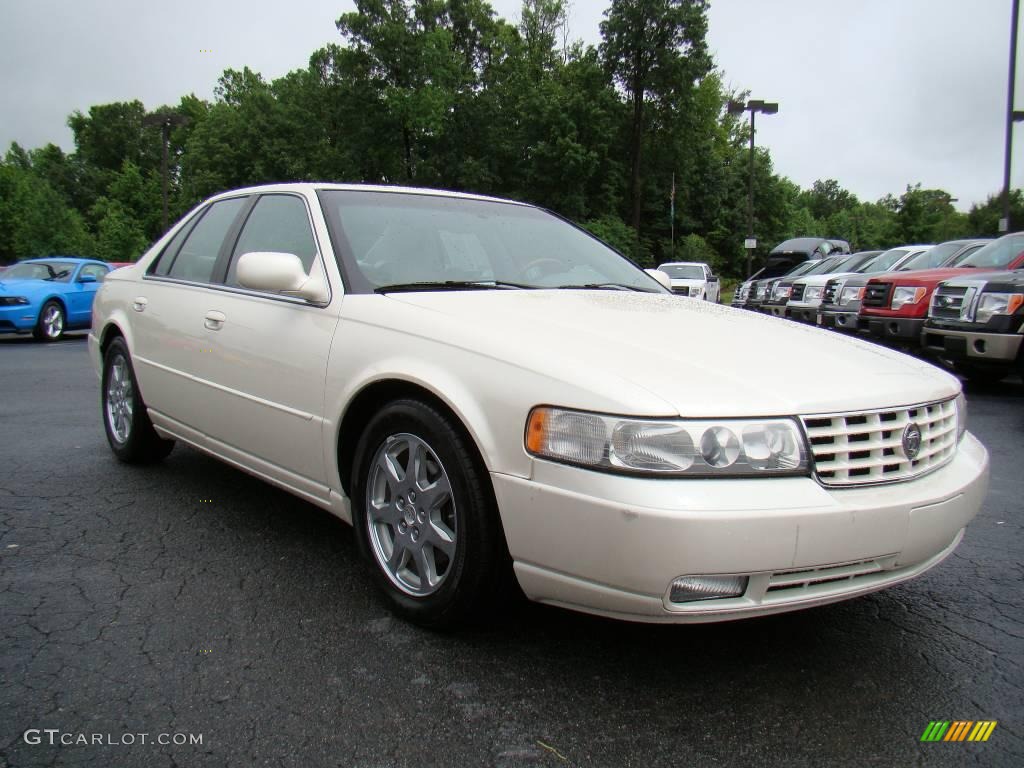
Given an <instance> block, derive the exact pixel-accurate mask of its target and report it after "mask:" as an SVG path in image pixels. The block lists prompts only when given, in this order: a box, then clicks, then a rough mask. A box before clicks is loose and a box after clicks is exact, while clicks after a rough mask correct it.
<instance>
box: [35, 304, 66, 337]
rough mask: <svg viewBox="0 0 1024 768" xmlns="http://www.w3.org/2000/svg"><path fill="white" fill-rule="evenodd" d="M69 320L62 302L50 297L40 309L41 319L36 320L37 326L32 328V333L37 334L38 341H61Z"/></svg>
mask: <svg viewBox="0 0 1024 768" xmlns="http://www.w3.org/2000/svg"><path fill="white" fill-rule="evenodd" d="M67 321H68V318H67V315H66V314H65V313H64V307H63V306H62V305H61V303H60V302H59V301H54V300H53V299H50V300H49V301H48V302H46V303H45V304H43V308H42V309H41V310H39V319H38V320H36V327H35V328H33V329H32V335H33V336H35V338H36V341H59V340H60V338H61V337H62V336H63V335H64V326H65V325H67Z"/></svg>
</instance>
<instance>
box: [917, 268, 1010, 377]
mask: <svg viewBox="0 0 1024 768" xmlns="http://www.w3.org/2000/svg"><path fill="white" fill-rule="evenodd" d="M1022 338H1024V269H1016V270H1012V271H1010V272H989V273H985V274H981V275H963V276H959V277H955V278H953V279H951V280H947V281H945V282H942V283H939V286H938V288H936V290H935V293H934V294H933V295H932V301H931V305H930V306H929V308H928V319H927V320H926V321H925V324H924V332H923V333H922V336H921V341H922V343H923V345H924V347H925V349H926V350H928V351H930V352H933V353H935V354H937V355H938V356H940V357H942V358H944V359H946V360H949V361H950V362H952V364H953V367H954V368H955V370H956V371H957V372H958V373H960V374H962V375H964V376H965V377H967V378H968V379H973V380H979V381H998V380H1000V379H1002V378H1004V377H1005V376H1007V375H1008V374H1010V373H1012V372H1013V371H1014V369H1016V370H1017V371H1018V372H1019V373H1021V374H1022V375H1024V345H1022V344H1021V339H1022Z"/></svg>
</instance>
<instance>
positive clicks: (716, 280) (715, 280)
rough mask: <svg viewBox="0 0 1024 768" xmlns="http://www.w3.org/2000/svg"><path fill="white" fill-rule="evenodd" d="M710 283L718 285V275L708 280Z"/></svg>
mask: <svg viewBox="0 0 1024 768" xmlns="http://www.w3.org/2000/svg"><path fill="white" fill-rule="evenodd" d="M708 282H709V283H717V282H718V275H711V277H709V278H708Z"/></svg>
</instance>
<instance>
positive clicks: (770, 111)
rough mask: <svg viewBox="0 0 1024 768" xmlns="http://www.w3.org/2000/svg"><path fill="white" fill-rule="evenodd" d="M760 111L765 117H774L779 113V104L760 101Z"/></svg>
mask: <svg viewBox="0 0 1024 768" xmlns="http://www.w3.org/2000/svg"><path fill="white" fill-rule="evenodd" d="M761 111H762V112H764V113H765V114H766V115H774V114H775V113H776V112H778V111H779V103H778V102H777V101H762V102H761Z"/></svg>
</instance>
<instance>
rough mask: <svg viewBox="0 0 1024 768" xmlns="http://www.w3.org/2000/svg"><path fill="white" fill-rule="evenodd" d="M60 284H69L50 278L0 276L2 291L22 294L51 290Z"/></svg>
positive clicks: (16, 294) (0, 288)
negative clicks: (27, 278)
mask: <svg viewBox="0 0 1024 768" xmlns="http://www.w3.org/2000/svg"><path fill="white" fill-rule="evenodd" d="M59 285H67V283H54V282H51V281H49V280H22V279H15V280H4V279H2V278H0V293H4V294H8V295H14V296H21V295H24V294H30V293H36V292H38V291H51V290H53V289H54V288H55V287H56V286H59Z"/></svg>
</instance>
